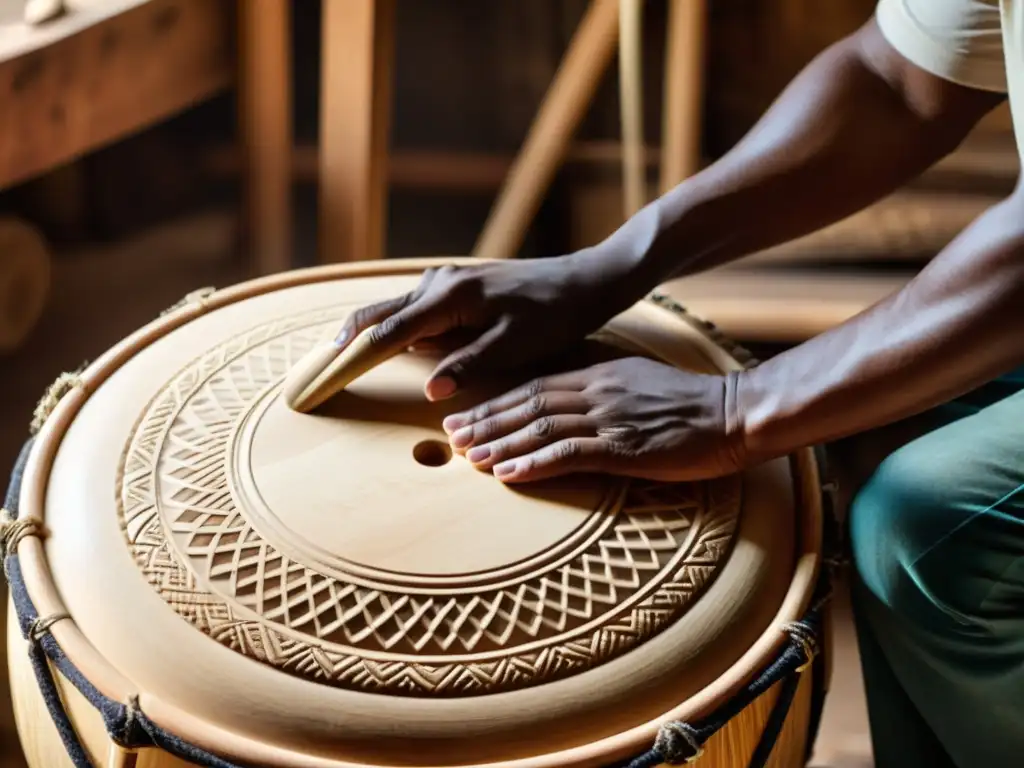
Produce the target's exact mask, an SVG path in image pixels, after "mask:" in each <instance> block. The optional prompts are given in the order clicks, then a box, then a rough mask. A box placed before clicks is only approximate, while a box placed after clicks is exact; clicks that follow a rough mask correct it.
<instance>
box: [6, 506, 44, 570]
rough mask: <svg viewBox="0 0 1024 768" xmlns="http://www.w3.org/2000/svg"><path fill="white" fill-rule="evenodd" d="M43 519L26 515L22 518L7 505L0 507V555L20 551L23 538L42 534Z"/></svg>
mask: <svg viewBox="0 0 1024 768" xmlns="http://www.w3.org/2000/svg"><path fill="white" fill-rule="evenodd" d="M43 532H44V528H43V521H42V520H40V519H39V518H37V517H26V518H23V519H21V520H19V519H17V518H16V517H15V516H14V513H13V512H11V511H10V510H8V509H7V508H5V507H0V557H4V558H6V557H7V555H8V554H14V553H15V552H17V551H18V545H19V544H21V541H22V539H25V538H28V537H29V536H42V535H43Z"/></svg>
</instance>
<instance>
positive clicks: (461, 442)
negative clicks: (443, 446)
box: [452, 427, 473, 448]
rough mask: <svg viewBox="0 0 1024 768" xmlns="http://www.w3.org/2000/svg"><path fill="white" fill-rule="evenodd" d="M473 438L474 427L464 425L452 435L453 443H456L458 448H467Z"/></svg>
mask: <svg viewBox="0 0 1024 768" xmlns="http://www.w3.org/2000/svg"><path fill="white" fill-rule="evenodd" d="M472 439H473V428H472V427H463V428H462V429H460V430H459V431H458V432H456V433H455V434H454V435H452V445H454V446H455V447H456V448H465V447H466V446H467V445H469V443H470V441H471V440H472Z"/></svg>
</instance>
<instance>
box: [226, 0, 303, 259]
mask: <svg viewBox="0 0 1024 768" xmlns="http://www.w3.org/2000/svg"><path fill="white" fill-rule="evenodd" d="M238 24H239V28H238V37H239V68H240V72H239V87H238V125H239V130H240V133H241V144H242V148H243V157H244V159H243V166H242V167H243V169H244V175H245V184H244V190H245V191H244V194H245V197H246V207H245V208H246V210H245V228H246V231H247V235H248V237H247V240H248V244H249V247H250V248H251V251H252V254H253V263H252V271H253V272H254V273H255V274H257V275H268V274H274V273H276V272H283V271H285V270H287V269H289V268H290V267H291V264H292V258H291V251H292V201H291V191H292V159H291V152H292V83H291V78H292V66H291V58H292V42H291V3H290V2H289V1H288V0H238Z"/></svg>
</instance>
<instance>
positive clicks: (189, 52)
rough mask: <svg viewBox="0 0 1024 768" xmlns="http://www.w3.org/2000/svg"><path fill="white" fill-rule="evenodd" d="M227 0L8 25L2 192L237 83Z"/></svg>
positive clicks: (116, 5) (135, 5)
mask: <svg viewBox="0 0 1024 768" xmlns="http://www.w3.org/2000/svg"><path fill="white" fill-rule="evenodd" d="M227 10H228V9H227V8H225V6H224V3H223V2H221V0H149V2H140V1H139V0H133V1H129V0H121V1H120V2H113V1H112V2H105V3H94V4H87V5H85V6H84V7H81V8H79V7H78V6H73V9H72V10H71V11H70V12H69V13H67V14H66V15H64V16H62V17H61V18H58V19H54V20H53V21H51V22H49V23H47V24H44V25H42V26H39V27H30V26H28V25H26V24H24V23H23V22H22V21H21V20H20V18H19V19H18V20H17V22H15V23H7V24H0V94H3V98H2V100H0V188H3V187H9V186H12V185H14V184H18V183H21V182H23V181H26V180H28V179H30V178H33V177H35V176H38V175H40V174H42V173H45V172H46V171H49V170H50V169H52V168H54V167H56V166H58V165H62V164H64V163H67V162H69V161H70V160H73V159H75V158H77V157H80V156H82V155H84V154H86V153H88V152H91V151H93V150H96V149H99V148H100V147H103V146H106V145H109V144H111V143H113V142H115V141H118V140H120V139H123V138H124V137H125V136H127V135H129V134H131V133H134V132H136V131H138V130H141V129H143V128H145V127H148V126H150V125H153V124H155V123H157V122H159V121H160V120H164V119H167V118H168V117H170V116H172V115H174V114H176V113H178V112H180V111H181V110H183V109H186V108H187V107H189V106H192V105H193V104H196V103H198V102H200V101H202V100H204V99H207V98H209V97H211V96H213V95H215V94H216V93H218V92H220V91H222V90H223V89H224V88H226V87H227V86H228V85H229V84H230V83H231V80H232V72H233V63H232V61H231V46H230V35H231V32H230V29H229V18H228V13H227Z"/></svg>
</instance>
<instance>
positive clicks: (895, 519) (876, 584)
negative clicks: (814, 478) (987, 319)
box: [848, 369, 1024, 768]
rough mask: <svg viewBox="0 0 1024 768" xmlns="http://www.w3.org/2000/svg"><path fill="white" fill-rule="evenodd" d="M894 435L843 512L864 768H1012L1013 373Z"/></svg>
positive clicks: (1019, 457)
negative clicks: (870, 761) (869, 746)
mask: <svg viewBox="0 0 1024 768" xmlns="http://www.w3.org/2000/svg"><path fill="white" fill-rule="evenodd" d="M896 426H897V425H894V430H895V431H896V432H899V431H900V430H902V437H897V438H892V439H893V440H894V441H895V442H894V443H893V445H892V450H891V451H889V452H887V453H886V454H885V455H884V458H882V460H881V461H880V463H877V464H875V465H873V468H872V470H871V471H870V473H869V474H866V480H865V481H864V483H863V484H860V485H858V490H857V491H856V493H855V495H854V496H853V497H852V499H851V501H850V503H849V508H848V509H849V519H848V525H849V535H850V545H851V549H852V558H853V563H854V578H853V584H852V591H853V604H854V614H855V619H856V625H857V632H858V641H859V645H860V650H861V654H862V660H863V674H864V681H865V685H866V689H867V698H868V709H869V718H870V723H871V735H872V741H873V744H874V750H875V759H876V766H877V768H919V767H920V768H926V767H927V768H1021V766H1024V369H1022V370H1020V371H1018V372H1015V373H1014V374H1012V375H1009V376H1006V377H1003V378H1001V379H999V380H997V381H994V382H992V383H990V384H988V385H986V386H984V387H982V388H980V389H978V390H976V391H975V392H972V393H971V394H970V395H968V396H966V397H964V398H961V399H959V400H957V401H955V402H953V403H950V404H948V405H944V406H942V407H940V408H938V409H935V410H934V411H931V412H929V413H927V414H924V415H922V416H921V417H918V418H916V419H914V420H913V422H912V423H911V422H907V423H904V424H902V425H899V429H896ZM881 442H882V444H884V442H885V436H884V435H883V436H882V439H881Z"/></svg>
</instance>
